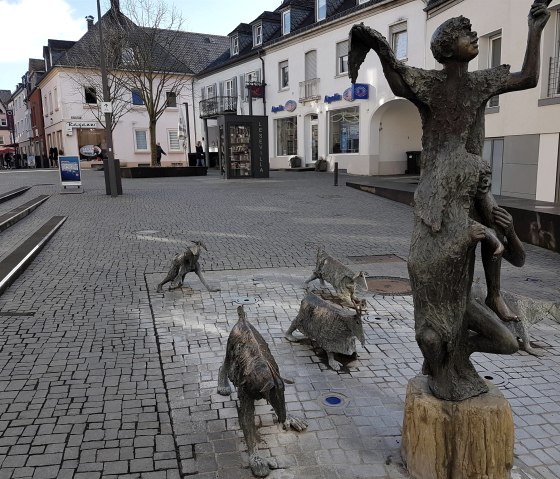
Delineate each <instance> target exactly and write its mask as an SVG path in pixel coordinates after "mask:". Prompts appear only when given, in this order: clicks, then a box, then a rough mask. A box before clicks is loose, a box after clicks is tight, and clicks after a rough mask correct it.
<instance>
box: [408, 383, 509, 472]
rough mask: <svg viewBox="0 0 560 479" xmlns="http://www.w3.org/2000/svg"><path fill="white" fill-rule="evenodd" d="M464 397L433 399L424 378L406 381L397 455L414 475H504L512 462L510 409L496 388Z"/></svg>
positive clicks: (491, 385)
mask: <svg viewBox="0 0 560 479" xmlns="http://www.w3.org/2000/svg"><path fill="white" fill-rule="evenodd" d="M488 387H489V392H488V393H486V394H482V395H480V396H477V397H474V398H471V399H467V400H465V401H460V402H453V401H444V400H441V399H438V398H436V397H435V396H434V395H433V394H432V393H431V391H430V389H429V387H428V380H427V377H426V376H417V377H415V378H414V379H411V380H410V381H409V383H408V388H407V391H406V402H405V407H404V423H403V432H402V451H401V452H402V456H403V460H404V462H405V464H406V466H407V469H408V471H409V472H410V474H411V475H412V477H414V478H415V479H480V478H483V477H491V478H493V479H509V478H510V477H511V475H510V472H511V468H512V466H513V445H514V425H513V415H512V412H511V407H510V405H509V403H508V402H507V401H506V399H505V398H504V396H503V395H502V393H501V392H500V390H499V389H498V388H497V387H496V386H494V385H493V384H491V383H488Z"/></svg>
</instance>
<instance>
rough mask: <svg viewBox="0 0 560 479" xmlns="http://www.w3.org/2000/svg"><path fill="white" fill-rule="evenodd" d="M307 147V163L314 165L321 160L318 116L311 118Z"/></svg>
mask: <svg viewBox="0 0 560 479" xmlns="http://www.w3.org/2000/svg"><path fill="white" fill-rule="evenodd" d="M305 146H306V148H305V150H306V151H305V163H306V164H307V165H312V164H314V163H315V162H316V161H317V160H318V159H319V120H318V118H317V115H310V116H309V127H308V130H307V141H306V145H305Z"/></svg>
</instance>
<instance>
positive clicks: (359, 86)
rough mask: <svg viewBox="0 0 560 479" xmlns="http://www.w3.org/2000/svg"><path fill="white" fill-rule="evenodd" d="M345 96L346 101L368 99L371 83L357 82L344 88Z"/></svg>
mask: <svg viewBox="0 0 560 479" xmlns="http://www.w3.org/2000/svg"><path fill="white" fill-rule="evenodd" d="M343 97H344V99H345V100H346V101H354V100H368V99H369V85H368V84H367V83H356V84H354V85H352V86H351V87H350V88H347V89H346V90H344V93H343Z"/></svg>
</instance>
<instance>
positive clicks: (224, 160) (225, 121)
mask: <svg viewBox="0 0 560 479" xmlns="http://www.w3.org/2000/svg"><path fill="white" fill-rule="evenodd" d="M218 128H219V142H220V145H219V152H220V165H221V168H222V173H223V174H224V175H225V177H226V178H268V176H269V160H268V119H267V117H266V116H239V115H224V116H222V117H219V118H218Z"/></svg>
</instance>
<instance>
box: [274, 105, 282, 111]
mask: <svg viewBox="0 0 560 479" xmlns="http://www.w3.org/2000/svg"><path fill="white" fill-rule="evenodd" d="M279 111H284V105H278V106H273V107H272V113H278V112H279Z"/></svg>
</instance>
